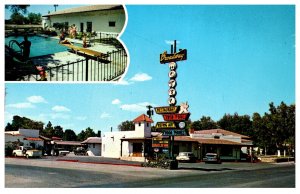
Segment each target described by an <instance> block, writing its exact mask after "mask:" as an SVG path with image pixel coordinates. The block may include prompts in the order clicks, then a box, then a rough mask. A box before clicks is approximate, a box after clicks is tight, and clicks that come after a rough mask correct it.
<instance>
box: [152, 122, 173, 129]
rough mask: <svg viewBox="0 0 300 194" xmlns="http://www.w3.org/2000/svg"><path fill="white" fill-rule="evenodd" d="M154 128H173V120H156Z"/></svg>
mask: <svg viewBox="0 0 300 194" xmlns="http://www.w3.org/2000/svg"><path fill="white" fill-rule="evenodd" d="M155 128H156V129H175V128H176V125H175V123H174V122H157V123H156V125H155Z"/></svg>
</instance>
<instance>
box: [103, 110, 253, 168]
mask: <svg viewBox="0 0 300 194" xmlns="http://www.w3.org/2000/svg"><path fill="white" fill-rule="evenodd" d="M133 122H134V125H135V130H134V131H117V132H106V133H104V136H103V137H102V156H104V157H110V158H120V159H121V160H130V161H142V162H143V161H145V159H146V157H147V156H152V155H153V153H154V149H153V148H152V138H153V137H156V138H157V137H159V135H158V134H157V132H155V133H154V132H152V133H151V123H153V120H152V119H151V118H149V117H148V116H146V115H145V114H142V115H140V116H139V117H137V118H136V119H134V120H133ZM161 138H162V139H165V138H168V137H161ZM252 148H253V142H252V140H251V139H250V137H248V136H245V135H241V134H238V133H234V132H231V131H228V130H224V129H210V130H201V131H194V130H190V131H189V135H188V136H175V138H174V155H175V156H176V155H178V153H179V152H193V153H194V154H195V156H196V157H197V158H198V159H199V160H202V159H203V158H204V157H205V154H206V153H217V154H219V155H220V158H221V160H222V161H240V160H242V153H250V152H251V151H250V150H252ZM160 151H162V149H160Z"/></svg>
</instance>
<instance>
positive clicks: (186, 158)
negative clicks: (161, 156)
mask: <svg viewBox="0 0 300 194" xmlns="http://www.w3.org/2000/svg"><path fill="white" fill-rule="evenodd" d="M176 160H178V161H181V162H196V161H197V157H196V156H195V155H194V154H193V152H179V154H178V156H177V157H176Z"/></svg>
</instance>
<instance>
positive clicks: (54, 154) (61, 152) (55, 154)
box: [51, 148, 70, 156]
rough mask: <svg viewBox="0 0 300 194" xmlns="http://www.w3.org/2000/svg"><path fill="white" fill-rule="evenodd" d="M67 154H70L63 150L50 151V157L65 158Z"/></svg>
mask: <svg viewBox="0 0 300 194" xmlns="http://www.w3.org/2000/svg"><path fill="white" fill-rule="evenodd" d="M69 153H70V151H68V150H65V149H63V148H55V149H53V150H52V153H51V155H52V156H66V155H67V154H69Z"/></svg>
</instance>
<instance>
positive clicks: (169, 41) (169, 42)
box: [165, 40, 180, 45]
mask: <svg viewBox="0 0 300 194" xmlns="http://www.w3.org/2000/svg"><path fill="white" fill-rule="evenodd" d="M165 43H166V44H169V45H172V44H174V40H165ZM176 44H180V41H178V40H177V41H176Z"/></svg>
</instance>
